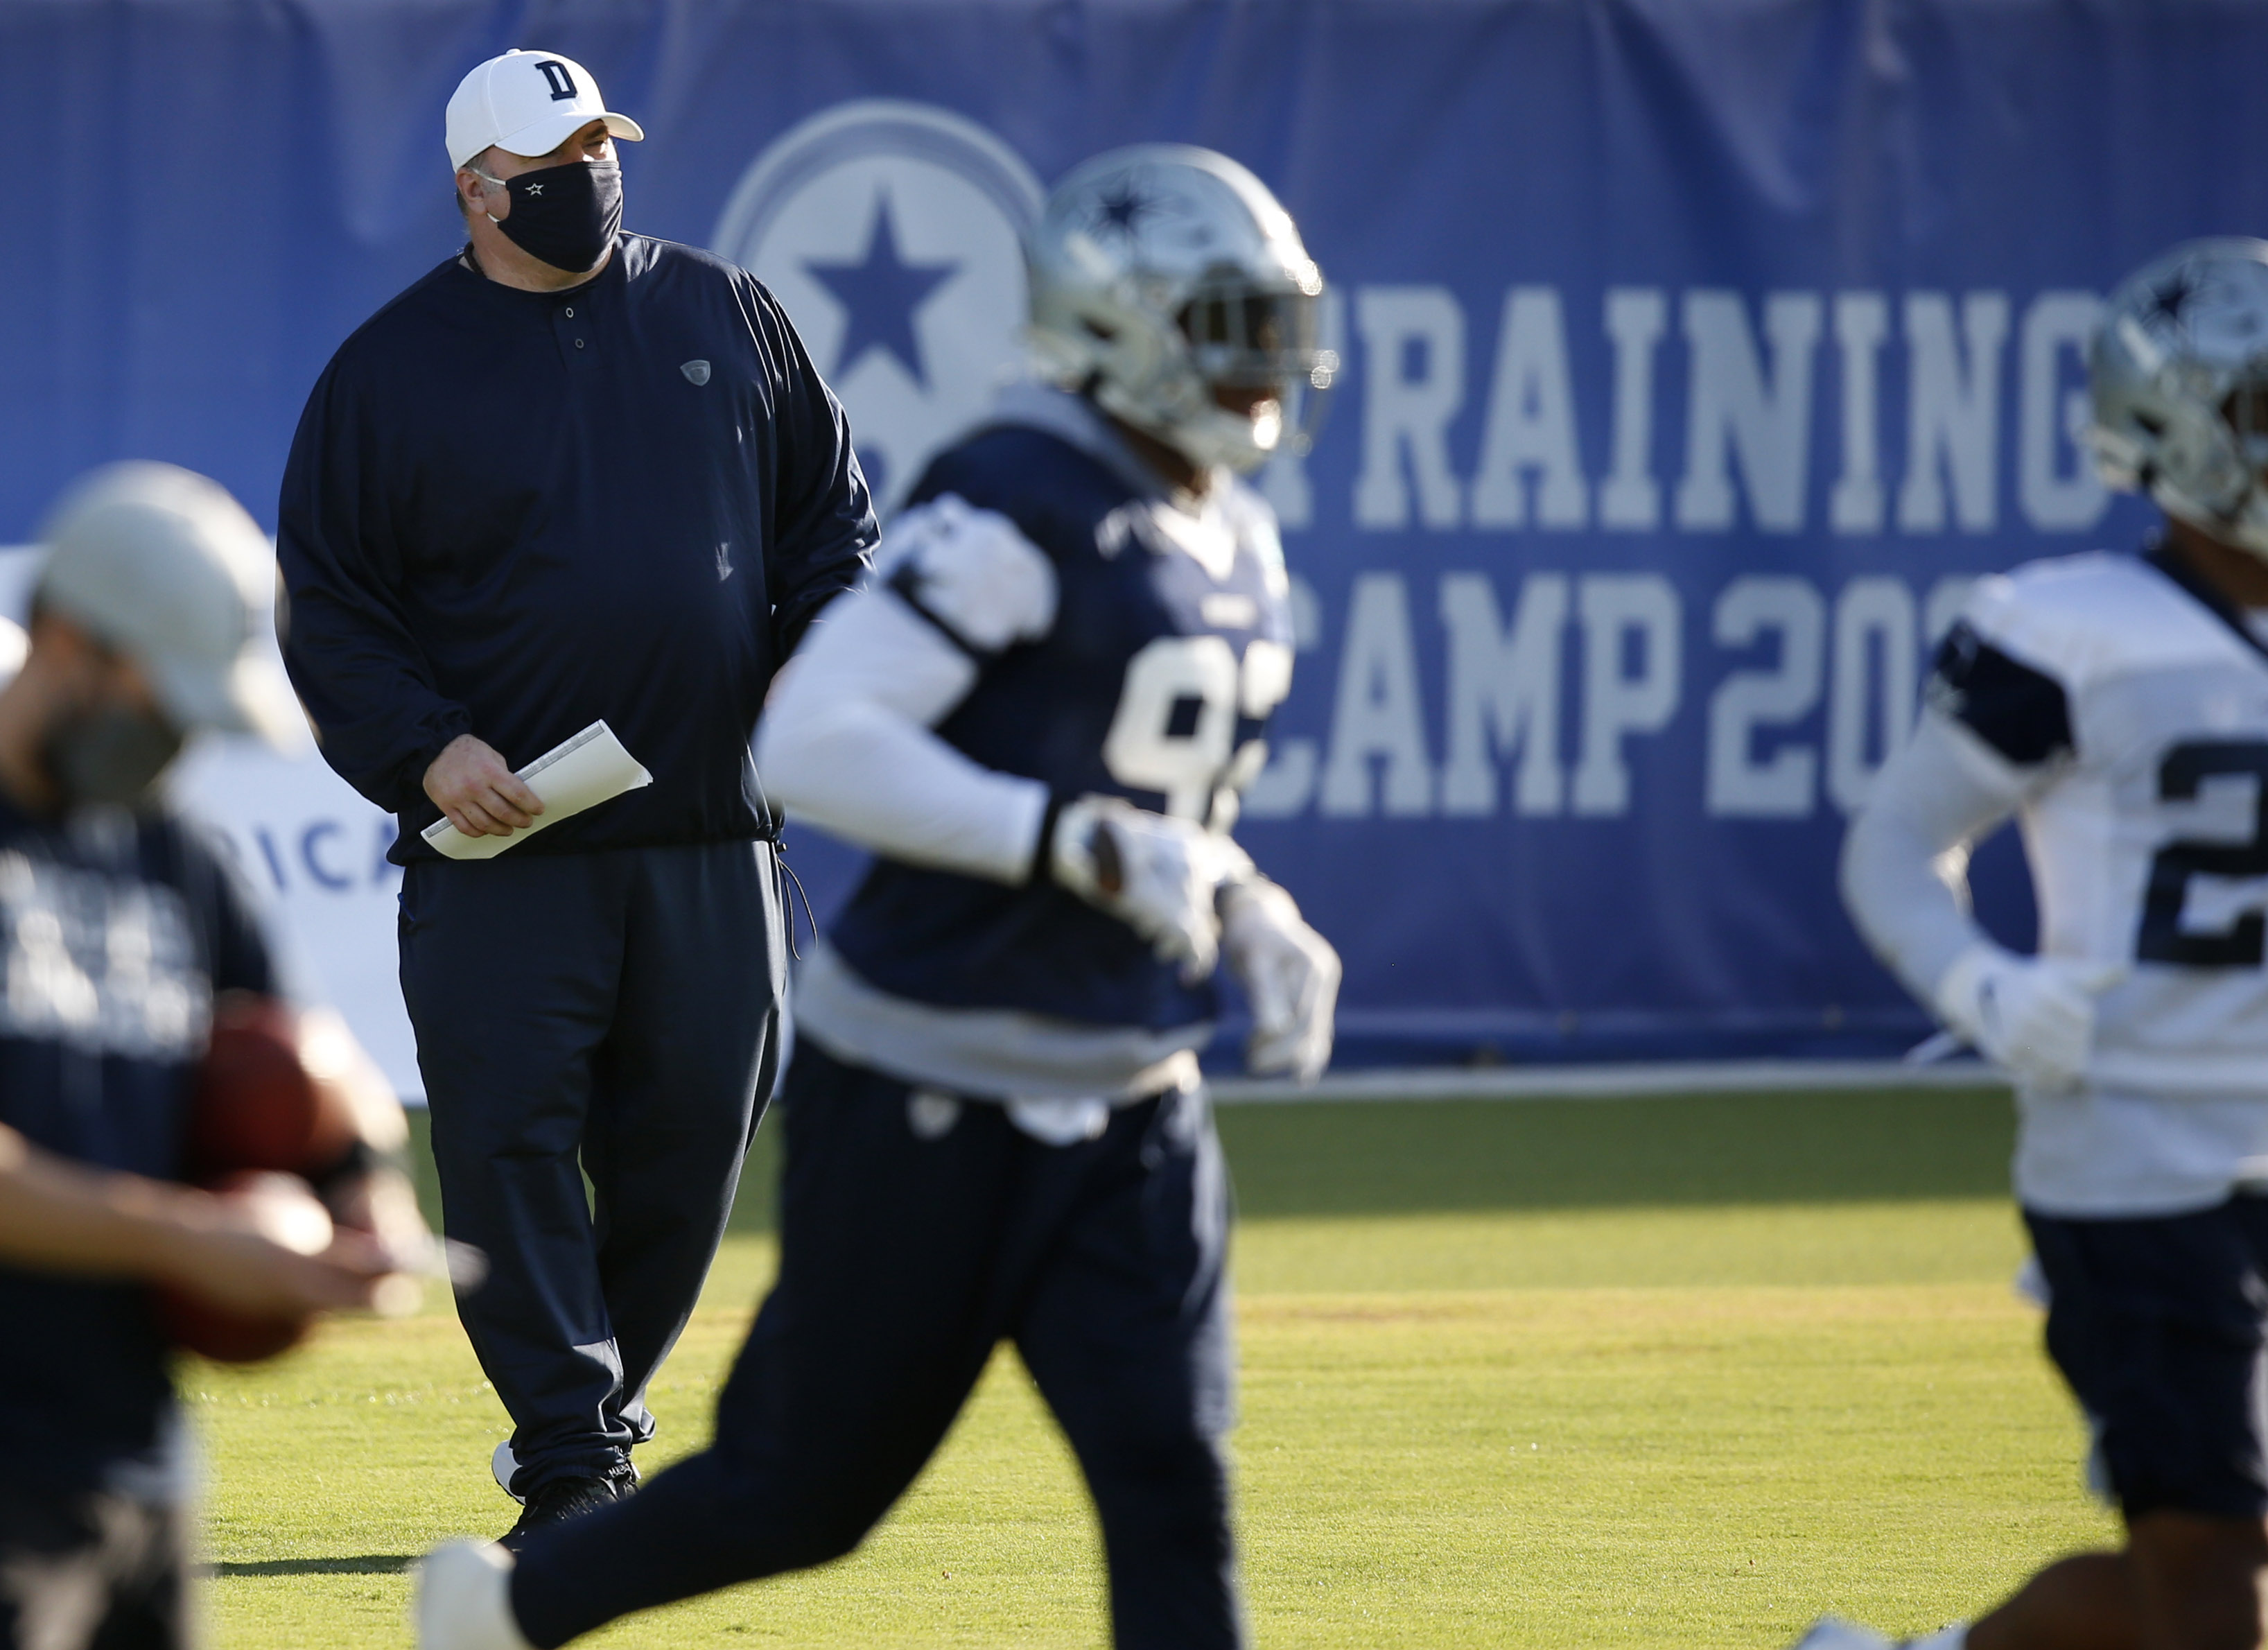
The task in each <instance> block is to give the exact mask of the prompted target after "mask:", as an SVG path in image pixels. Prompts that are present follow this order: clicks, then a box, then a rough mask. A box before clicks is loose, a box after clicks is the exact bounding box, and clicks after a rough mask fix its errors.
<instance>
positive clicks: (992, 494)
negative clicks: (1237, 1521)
mask: <svg viewBox="0 0 2268 1650" xmlns="http://www.w3.org/2000/svg"><path fill="white" fill-rule="evenodd" d="M1027 250H1028V261H1029V268H1030V273H1031V293H1032V332H1033V335H1034V337H1035V342H1036V343H1037V344H1038V346H1039V350H1040V353H1041V357H1042V361H1043V362H1044V363H1045V364H1046V365H1047V367H1048V368H1049V377H1050V378H1052V379H1053V380H1054V387H1040V386H1036V385H1035V386H1027V387H1022V388H1020V389H1019V390H1016V391H1014V392H1012V393H1011V394H1009V395H1008V396H1007V397H1006V398H1005V399H1004V401H1002V403H1001V404H1000V406H999V407H998V409H997V410H996V412H995V414H994V415H993V416H992V417H991V418H990V421H989V422H988V423H986V424H984V425H983V426H982V427H981V428H979V429H978V430H976V431H975V432H974V433H972V434H970V435H969V436H968V437H967V438H964V439H962V440H961V442H960V443H959V444H958V445H956V446H954V447H953V448H951V449H950V450H949V451H947V452H946V453H944V454H943V455H942V456H940V457H939V458H938V459H937V460H935V461H934V462H933V463H932V465H931V467H930V468H929V470H928V473H927V474H926V475H924V477H923V478H922V480H921V482H919V483H918V485H917V487H916V488H915V490H914V491H913V493H912V494H911V496H910V499H909V507H908V508H907V509H906V510H905V511H904V512H903V513H902V515H901V516H900V517H899V518H898V519H897V521H896V523H895V525H894V526H893V527H892V528H891V529H890V532H889V534H888V535H887V541H886V545H885V549H884V552H883V556H882V559H881V561H880V564H879V566H878V569H877V577H876V581H875V582H874V583H873V585H872V586H869V587H868V588H866V589H865V590H864V591H862V592H860V593H858V594H856V595H854V596H851V597H849V598H846V599H844V600H843V602H842V603H841V604H840V605H839V606H838V607H837V608H835V609H834V610H833V611H831V612H830V614H829V615H828V619H827V622H825V623H824V624H823V625H821V627H819V629H818V630H815V631H814V636H813V638H812V640H811V641H810V642H808V643H807V644H806V645H805V647H804V648H803V650H802V651H801V652H799V654H798V656H797V658H796V659H795V660H794V661H793V662H792V664H791V665H789V667H787V669H786V671H785V672H784V674H782V676H781V677H780V679H779V682H778V686H777V689H776V691H775V692H774V694H773V696H772V700H771V703H770V707H769V708H768V710H767V711H766V713H765V717H764V720H763V722H762V727H761V731H760V733H759V736H758V740H759V743H758V750H757V759H758V762H759V765H760V766H761V768H762V772H763V773H764V776H765V778H766V782H767V784H769V785H770V787H771V789H772V792H773V793H774V795H775V796H776V797H777V799H779V800H780V801H781V802H782V803H783V804H784V806H785V807H786V808H787V809H788V811H789V812H790V813H791V814H794V815H796V816H798V817H800V818H802V819H805V820H807V821H811V822H813V823H814V824H817V825H820V826H823V827H824V828H826V829H828V830H830V831H832V832H835V833H836V834H837V835H839V836H843V837H846V838H848V839H850V840H851V841H852V842H855V843H859V844H860V845H862V846H864V847H866V848H868V849H870V850H872V851H873V852H874V854H875V856H876V859H875V863H874V866H873V871H872V873H870V874H869V875H868V877H867V878H866V880H865V883H864V884H863V886H862V887H860V888H859V889H858V892H857V893H856V895H854V896H853V897H852V899H851V902H850V905H849V907H848V909H847V910H845V911H844V912H843V916H842V917H841V918H840V919H839V920H838V921H837V923H836V924H835V927H834V929H833V931H832V932H831V933H830V934H829V936H828V939H826V940H825V941H823V942H821V944H820V946H819V947H818V948H817V949H816V951H815V952H814V954H813V955H812V956H811V957H810V958H809V959H808V960H807V961H806V963H805V966H804V969H803V972H802V974H801V976H800V977H799V983H798V987H797V996H796V1017H797V1028H798V1035H799V1042H798V1046H797V1051H796V1054H795V1057H794V1061H793V1064H792V1067H791V1069H790V1071H789V1073H788V1078H787V1082H786V1087H785V1089H784V1095H783V1098H784V1102H785V1105H786V1109H787V1124H786V1127H787V1137H786V1168H785V1174H784V1192H783V1200H782V1226H781V1269H780V1276H779V1281H778V1283H777V1285H776V1287H775V1288H774V1290H773V1292H772V1293H771V1295H770V1298H769V1299H768V1300H766V1301H765V1303H764V1306H763V1308H762V1312H761V1314H760V1315H758V1318H757V1321H756V1324H755V1329H754V1330H753V1331H752V1332H751V1334H750V1336H749V1339H748V1343H747V1347H746V1348H745V1349H744V1350H743V1352H742V1353H741V1355H740V1361H739V1364H738V1366H736V1368H735V1369H734V1371H733V1375H732V1377H731V1380H730V1381H729V1382H728V1384H727V1386H726V1388H725V1393H724V1395H723V1396H722V1398H721V1399H720V1401H719V1403H718V1425H717V1437H716V1441H715V1443H714V1444H713V1446H712V1447H711V1448H710V1449H709V1450H708V1451H706V1452H705V1453H703V1454H702V1455H697V1456H696V1457H694V1458H693V1459H692V1460H690V1461H689V1462H685V1463H684V1464H682V1465H681V1466H679V1467H677V1468H674V1469H673V1470H670V1471H668V1472H666V1473H664V1474H663V1475H661V1477H659V1478H658V1479H656V1480H655V1481H654V1483H653V1484H652V1486H651V1487H650V1488H648V1489H647V1490H646V1491H644V1492H643V1493H641V1494H640V1495H638V1496H637V1498H635V1499H631V1500H629V1501H626V1502H623V1503H622V1504H621V1505H619V1506H613V1507H608V1508H605V1509H602V1510H601V1511H600V1512H599V1513H597V1514H593V1516H591V1517H589V1518H586V1519H584V1520H581V1521H577V1522H575V1523H572V1524H569V1525H565V1526H562V1527H560V1528H557V1529H556V1530H547V1531H544V1532H541V1534H539V1535H537V1536H534V1538H533V1539H531V1540H530V1542H529V1543H528V1544H527V1546H526V1548H525V1549H524V1550H523V1551H521V1552H520V1554H519V1558H518V1561H517V1565H514V1562H513V1560H512V1557H511V1556H510V1555H508V1554H505V1553H504V1552H503V1551H501V1550H500V1549H498V1548H497V1547H495V1546H494V1545H492V1544H487V1543H463V1544H460V1545H456V1546H452V1547H446V1548H443V1549H441V1550H440V1551H438V1552H437V1553H436V1554H435V1555H434V1556H433V1558H431V1560H430V1561H429V1563H428V1565H427V1566H426V1570H425V1573H424V1575H423V1578H422V1580H421V1584H420V1595H419V1605H418V1613H419V1623H420V1632H421V1635H422V1637H421V1643H422V1644H423V1646H426V1647H427V1650H518V1647H519V1646H527V1645H534V1646H546V1647H547V1650H548V1646H555V1645H560V1644H563V1643H565V1642H567V1641H568V1640H569V1639H573V1638H575V1637H577V1636H578V1635H579V1634H582V1633H585V1632H589V1631H591V1630H593V1628H596V1627H598V1626H600V1624H603V1623H605V1622H608V1621H610V1620H612V1619H614V1618H615V1617H619V1616H622V1615H624V1614H626V1613H628V1612H630V1611H632V1610H637V1609H645V1608H648V1607H651V1606H653V1605H657V1604H661V1603H665V1602H668V1601H670V1600H673V1599H679V1598H684V1597H687V1596H689V1595H693V1594H695V1593H699V1592H703V1591H707V1590H709V1589H711V1588H715V1587H724V1586H726V1585H729V1584H732V1583H733V1582H738V1581H743V1580H750V1579H753V1578H755V1577H759V1576H763V1575H769V1574H773V1573H777V1572H780V1571H783V1570H788V1569H792V1568H796V1567H799V1566H802V1565H814V1564H819V1563H822V1562H824V1561H826V1560H828V1559H829V1558H836V1557H838V1556H839V1555H841V1554H843V1553H844V1552H847V1551H850V1550H851V1548H853V1547H854V1546H856V1545H857V1544H858V1542H859V1541H860V1540H861V1539H862V1538H863V1537H864V1536H865V1534H866V1532H867V1531H868V1530H869V1529H870V1528H873V1525H874V1523H875V1522H876V1521H878V1520H879V1519H880V1517H881V1516H882V1514H884V1513H885V1512H886V1511H887V1509H888V1507H889V1506H890V1505H891V1503H892V1502H894V1501H895V1499H897V1497H898V1496H899V1494H900V1493H901V1492H903V1491H904V1489H905V1488H906V1486H907V1485H908V1484H910V1483H911V1482H912V1481H913V1478H914V1477H915V1475H916V1474H917V1473H918V1472H919V1471H920V1470H921V1468H922V1466H923V1464H924V1462H926V1461H927V1460H928V1459H929V1456H930V1455H931V1453H932V1451H933V1450H934V1449H935V1448H936V1447H937V1445H938V1443H939V1440H941V1439H942V1438H943V1437H944V1435H945V1433H946V1428H947V1427H948V1426H950V1425H951V1424H952V1422H953V1419H954V1416H955V1415H956V1414H957V1413H958V1412H959V1411H960V1408H961V1403H962V1402H963V1401H964V1400H965V1398H966V1397H967V1396H968V1392H969V1390H970V1389H971V1387H972V1386H973V1385H974V1384H975V1382H976V1379H977V1377H978V1376H979V1375H980V1374H982V1373H983V1369H984V1366H985V1365H986V1363H987V1362H988V1361H989V1359H990V1357H991V1355H992V1351H993V1348H994V1347H995V1345H996V1344H998V1343H999V1342H1000V1341H1001V1340H1003V1339H1007V1340H1011V1341H1013V1343H1014V1344H1015V1345H1016V1348H1017V1350H1018V1352H1020V1354H1021V1356H1022V1359H1023V1361H1024V1364H1025V1366H1026V1367H1027V1368H1028V1369H1029V1370H1030V1372H1031V1374H1032V1376H1033V1379H1034V1380H1035V1381H1036V1382H1037V1383H1038V1385H1039V1388H1040V1390H1041V1391H1042V1394H1043V1395H1044V1396H1045V1397H1046V1398H1047V1400H1048V1402H1049V1405H1050V1407H1051V1408H1052V1409H1053V1410H1054V1411H1055V1414H1056V1417H1057V1419H1058V1420H1059V1421H1060V1422H1061V1424H1062V1425H1063V1428H1064V1433H1065V1434H1066V1436H1067V1437H1068V1438H1069V1440H1070V1441H1071V1447H1072V1448H1073V1449H1074V1451H1076V1453H1077V1454H1078V1455H1079V1463H1080V1465H1081V1467H1082V1469H1083V1470H1084V1471H1085V1474H1086V1481H1087V1484H1088V1486H1089V1488H1090V1490H1091V1491H1092V1492H1093V1493H1094V1500H1095V1505H1096V1508H1097V1510H1098V1513H1099V1514H1100V1517H1101V1526H1102V1535H1103V1544H1104V1548H1105V1551H1106V1556H1107V1560H1108V1572H1109V1582H1110V1610H1111V1617H1112V1623H1113V1627H1114V1632H1115V1636H1116V1643H1117V1644H1118V1645H1120V1646H1123V1647H1127V1650H1132V1647H1134V1646H1156V1647H1158V1650H1164V1647H1165V1646H1173V1647H1175V1650H1209V1647H1211V1646H1235V1645H1241V1643H1243V1641H1244V1626H1243V1621H1242V1611H1241V1602H1240V1589H1239V1584H1238V1580H1237V1573H1236V1559H1235V1549H1234V1543H1233V1537H1232V1533H1231V1528H1230V1495H1229V1485H1228V1477H1227V1472H1226V1466H1225V1464H1224V1462H1223V1460H1222V1456H1221V1451H1220V1447H1219V1440H1220V1437H1221V1435H1222V1433H1224V1431H1225V1430H1226V1427H1227V1426H1228V1425H1229V1423H1230V1420H1231V1417H1232V1411H1233V1366H1232V1358H1231V1352H1230V1341H1229V1323H1228V1293H1227V1288H1226V1278H1225V1275H1224V1258H1225V1256H1224V1251H1225V1247H1226V1235H1227V1225H1228V1205H1227V1188H1226V1175H1225V1173H1224V1170H1223V1168H1222V1164H1221V1159H1220V1150H1219V1143H1218V1141H1217V1140H1216V1138H1215V1137H1214V1132H1213V1127H1212V1123H1211V1115H1210V1112H1209V1109H1208V1107H1207V1102H1206V1099H1205V1095H1204V1088H1203V1086H1202V1084H1201V1083H1200V1081H1199V1079H1198V1073H1197V1051H1198V1050H1200V1049H1201V1048H1203V1047H1204V1045H1205V1043H1206V1042H1208V1041H1209V1040H1210V1038H1211V1035H1212V1031H1213V1022H1214V1020H1215V1018H1216V1013H1217V1009H1216V1002H1215V997H1214V988H1213V983H1212V979H1213V976H1214V974H1215V971H1216V969H1217V966H1218V965H1219V963H1220V961H1222V960H1223V959H1224V958H1225V959H1226V962H1227V964H1228V966H1229V967H1230V968H1231V969H1233V971H1234V972H1235V973H1236V974H1237V976H1239V979H1240V980H1241V983H1242V984H1243V987H1244V990H1245V993H1246V996H1247V998H1248V1001H1249V1003H1250V1005H1251V1009H1252V1017H1253V1032H1252V1036H1251V1040H1250V1042H1249V1043H1248V1049H1247V1055H1248V1064H1249V1065H1250V1067H1251V1069H1252V1070H1254V1071H1255V1072H1280V1073H1286V1074H1289V1075H1292V1076H1293V1077H1296V1078H1300V1079H1313V1078H1314V1076H1315V1075H1316V1074H1318V1073H1319V1072H1321V1071H1322V1068H1323V1066H1324V1065H1325V1064H1326V1063H1327V1062H1328V1060H1329V1053H1330V1042H1331V1026H1332V1015H1333V1010H1334V1005H1335V1003H1336V999H1337V990H1338V980H1339V965H1338V959H1337V955H1336V954H1335V953H1333V951H1332V950H1331V948H1330V947H1329V945H1328V944H1327V943H1325V941H1324V940H1323V939H1322V937H1321V936H1320V935H1318V934H1317V933H1315V932H1314V930H1313V929H1311V928H1309V927H1308V926H1307V924H1306V923H1305V922H1303V921H1302V920H1301V919H1300V913H1299V909H1298V907H1297V906H1296V905H1295V904H1294V903H1293V902H1292V897H1291V896H1290V895H1288V894H1286V893H1285V891H1284V890H1283V889H1282V888H1278V887H1277V886H1275V885H1274V884H1272V883H1270V882H1269V881H1268V880H1266V879H1265V878H1264V877H1263V876H1261V875H1260V874H1259V873H1258V872H1257V871H1256V869H1255V868H1254V866H1253V865H1252V862H1251V860H1250V859H1249V858H1247V857H1246V856H1245V854H1244V853H1243V852H1242V851H1241V850H1240V849H1239V848H1238V847H1237V846H1236V845H1235V843H1233V842H1232V841H1231V840H1230V837H1229V835H1228V832H1229V829H1230V827H1231V826H1232V825H1233V822H1234V821H1235V818H1236V811H1237V797H1238V793H1239V792H1240V791H1241V788H1242V787H1243V786H1244V785H1245V784H1247V783H1248V782H1249V781H1250V780H1251V778H1252V777H1253V776H1254V775H1255V774H1256V773H1257V772H1258V771H1259V770H1260V767H1261V765H1262V763H1263V762H1264V761H1265V759H1266V747H1265V745H1264V743H1263V740H1262V731H1263V727H1264V726H1265V724H1266V721H1267V718H1268V716H1269V713H1270V711H1273V710H1274V709H1275V707H1276V706H1277V704H1278V703H1279V702H1280V701H1281V700H1282V699H1283V697H1284V696H1285V691H1286V690H1287V689H1288V688H1289V686H1290V682H1291V671H1292V632H1291V624H1290V619H1289V615H1288V613H1287V609H1286V593H1287V592H1286V580H1285V571H1284V564H1283V553H1282V549H1281V546H1280V545H1279V543H1278V538H1277V533H1276V525H1275V521H1274V519H1273V517H1272V516H1271V514H1270V512H1269V509H1268V507H1267V505H1265V504H1263V502H1262V501H1261V500H1260V498H1259V497H1258V496H1257V495H1256V493H1254V492H1253V491H1252V490H1250V489H1249V488H1248V486H1246V485H1245V484H1244V483H1242V482H1241V481H1239V480H1238V479H1237V472H1240V471H1246V470H1249V469H1251V468H1255V467H1256V466H1257V465H1258V464H1260V463H1261V462H1262V461H1263V460H1265V459H1266V458H1267V457H1268V456H1269V454H1270V453H1272V452H1274V451H1276V450H1277V449H1278V447H1279V446H1281V445H1282V443H1283V442H1284V440H1285V424H1286V416H1287V415H1286V409H1287V408H1292V407H1294V406H1296V405H1297V403H1298V401H1299V399H1300V394H1299V392H1300V391H1301V390H1302V389H1303V388H1305V387H1317V386H1321V385H1322V384H1324V383H1327V382H1328V379H1329V373H1330V371H1331V369H1332V367H1333V366H1334V365H1336V364H1335V363H1334V362H1333V361H1332V360H1331V358H1330V357H1329V356H1328V355H1327V354H1326V353H1325V352H1323V351H1322V350H1319V349H1317V348H1316V344H1315V339H1316V306H1317V300H1318V298H1319V297H1320V295H1321V293H1322V278H1321V276H1320V275H1319V274H1318V273H1317V271H1316V269H1315V266H1314V262H1313V261H1311V260H1310V259H1309V258H1308V257H1307V253H1306V251H1305V249H1304V247H1302V246H1301V244H1300V237H1299V233H1298V232H1297V230H1296V229H1295V228H1294V226H1293V225H1292V219H1291V217H1290V216H1289V215H1288V214H1287V213H1285V210H1284V209H1283V208H1282V207H1281V206H1280V205H1278V203H1277V202H1276V200H1275V199H1274V197H1273V196H1272V195H1270V194H1269V192H1268V190H1267V189H1266V188H1264V187H1263V185H1262V184H1261V183H1260V182H1259V180H1257V179H1256V178H1254V177H1253V176H1252V175H1251V174H1250V173H1248V172H1247V171H1245V170H1244V168H1242V167H1241V166H1237V165H1236V164H1235V163H1234V162H1233V161H1230V160H1228V159H1226V158H1224V157H1222V156H1219V155H1217V154H1213V153H1211V152H1210V151H1204V150H1199V149H1189V148H1182V147H1177V146H1168V145H1157V144H1152V145H1144V146H1141V147H1138V148H1135V149H1128V150H1122V151H1116V152H1114V153H1111V154H1108V155H1105V156H1102V157H1101V158H1097V159H1095V160H1093V161H1090V162H1088V163H1087V164H1086V165H1085V166H1081V167H1079V169H1078V170H1077V171H1075V172H1074V173H1071V176H1070V177H1069V178H1067V179H1066V180H1064V183H1063V184H1062V185H1061V186H1060V187H1059V188H1057V190H1056V192H1055V194H1054V195H1053V196H1052V198H1051V199H1050V201H1049V204H1048V207H1047V209H1046V210H1045V212H1044V214H1043V215H1042V219H1041V221H1040V223H1039V225H1037V227H1036V228H1035V231H1034V232H1033V233H1032V237H1031V241H1030V245H1029V247H1028V249H1027Z"/></svg>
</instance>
